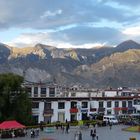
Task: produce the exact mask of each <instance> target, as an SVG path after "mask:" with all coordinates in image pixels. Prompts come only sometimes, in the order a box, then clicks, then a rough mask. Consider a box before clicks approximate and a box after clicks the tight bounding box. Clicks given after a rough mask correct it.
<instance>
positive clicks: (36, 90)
mask: <svg viewBox="0 0 140 140" xmlns="http://www.w3.org/2000/svg"><path fill="white" fill-rule="evenodd" d="M34 96H35V97H37V96H38V87H34Z"/></svg>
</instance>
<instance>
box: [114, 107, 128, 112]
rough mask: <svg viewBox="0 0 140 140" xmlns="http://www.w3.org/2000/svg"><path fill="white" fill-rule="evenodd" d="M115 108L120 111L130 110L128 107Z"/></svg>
mask: <svg viewBox="0 0 140 140" xmlns="http://www.w3.org/2000/svg"><path fill="white" fill-rule="evenodd" d="M114 110H116V111H120V110H126V111H127V110H128V107H115V108H114Z"/></svg>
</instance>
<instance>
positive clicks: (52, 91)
mask: <svg viewBox="0 0 140 140" xmlns="http://www.w3.org/2000/svg"><path fill="white" fill-rule="evenodd" d="M27 91H28V93H30V94H31V92H32V90H31V88H27ZM46 93H47V88H45V87H44V88H43V87H42V88H40V95H41V97H46ZM54 96H55V88H53V87H52V88H51V87H50V88H49V97H54ZM34 97H38V87H34Z"/></svg>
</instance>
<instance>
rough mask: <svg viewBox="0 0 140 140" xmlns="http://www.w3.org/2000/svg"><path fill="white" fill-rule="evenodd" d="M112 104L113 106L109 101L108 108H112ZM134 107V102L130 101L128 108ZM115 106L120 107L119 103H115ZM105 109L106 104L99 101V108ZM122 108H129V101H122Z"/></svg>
mask: <svg viewBox="0 0 140 140" xmlns="http://www.w3.org/2000/svg"><path fill="white" fill-rule="evenodd" d="M112 104H113V102H112V101H107V108H111V107H112ZM132 105H133V103H132V101H128V107H132ZM114 106H115V107H119V101H115V102H114ZM103 107H104V102H103V101H99V108H103ZM122 107H127V101H122Z"/></svg>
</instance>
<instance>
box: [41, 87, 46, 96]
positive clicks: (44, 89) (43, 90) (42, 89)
mask: <svg viewBox="0 0 140 140" xmlns="http://www.w3.org/2000/svg"><path fill="white" fill-rule="evenodd" d="M41 97H46V88H45V87H44V88H43V87H42V88H41Z"/></svg>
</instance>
